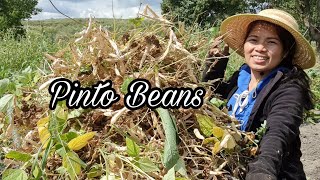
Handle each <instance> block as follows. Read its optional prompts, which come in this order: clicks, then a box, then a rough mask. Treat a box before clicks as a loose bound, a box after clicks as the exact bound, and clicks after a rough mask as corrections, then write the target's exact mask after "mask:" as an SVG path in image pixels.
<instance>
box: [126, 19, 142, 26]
mask: <svg viewBox="0 0 320 180" xmlns="http://www.w3.org/2000/svg"><path fill="white" fill-rule="evenodd" d="M143 20H144V18H143V17H136V18H132V19H129V22H130V23H132V24H134V26H136V27H139V26H141V24H142V22H143Z"/></svg>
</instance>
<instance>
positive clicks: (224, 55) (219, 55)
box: [202, 36, 229, 82]
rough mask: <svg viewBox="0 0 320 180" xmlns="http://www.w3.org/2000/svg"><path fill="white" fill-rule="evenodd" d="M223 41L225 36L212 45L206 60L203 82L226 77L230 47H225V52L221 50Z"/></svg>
mask: <svg viewBox="0 0 320 180" xmlns="http://www.w3.org/2000/svg"><path fill="white" fill-rule="evenodd" d="M222 41H223V36H218V37H217V38H215V39H214V41H213V43H212V45H211V48H210V50H209V52H208V56H207V58H206V60H205V67H204V71H203V74H202V81H203V82H207V81H208V80H214V79H218V78H223V77H224V72H225V69H226V67H227V63H228V60H229V46H228V45H225V46H224V47H223V50H222V49H220V48H219V45H220V44H221V43H222Z"/></svg>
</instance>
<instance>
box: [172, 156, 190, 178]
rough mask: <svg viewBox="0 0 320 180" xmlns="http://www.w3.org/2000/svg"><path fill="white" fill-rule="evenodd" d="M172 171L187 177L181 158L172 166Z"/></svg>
mask: <svg viewBox="0 0 320 180" xmlns="http://www.w3.org/2000/svg"><path fill="white" fill-rule="evenodd" d="M174 170H175V171H177V172H178V173H180V174H181V175H182V176H184V177H188V174H187V169H186V164H185V162H184V160H183V159H182V158H181V157H180V158H179V159H178V161H177V164H176V165H175V166H174Z"/></svg>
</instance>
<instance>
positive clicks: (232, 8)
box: [161, 0, 320, 52]
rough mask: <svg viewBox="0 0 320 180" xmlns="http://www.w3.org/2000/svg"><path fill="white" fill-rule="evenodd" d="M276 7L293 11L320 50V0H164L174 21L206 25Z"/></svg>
mask: <svg viewBox="0 0 320 180" xmlns="http://www.w3.org/2000/svg"><path fill="white" fill-rule="evenodd" d="M267 8H277V9H282V10H285V11H287V12H289V13H290V14H292V15H293V16H294V17H295V18H296V19H297V21H298V24H299V26H300V29H301V30H302V33H304V34H305V36H306V37H307V38H308V39H309V40H312V41H315V42H316V45H317V50H318V52H320V11H319V9H320V1H318V0H267V1H262V0H163V2H162V3H161V10H162V14H164V15H165V16H166V17H167V18H168V19H170V20H172V21H174V22H178V21H180V22H184V23H185V25H187V26H192V25H194V24H196V25H199V26H200V27H203V28H207V27H211V26H217V27H218V26H219V25H220V23H221V21H222V20H223V19H225V18H226V17H228V16H231V15H234V14H238V13H257V12H259V11H261V10H263V9H267Z"/></svg>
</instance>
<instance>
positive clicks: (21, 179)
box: [2, 169, 28, 180]
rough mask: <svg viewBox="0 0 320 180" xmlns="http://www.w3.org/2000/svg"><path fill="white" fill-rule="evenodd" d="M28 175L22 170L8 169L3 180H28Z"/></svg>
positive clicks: (3, 175)
mask: <svg viewBox="0 0 320 180" xmlns="http://www.w3.org/2000/svg"><path fill="white" fill-rule="evenodd" d="M27 179H28V175H27V173H26V172H25V171H24V170H22V169H7V170H5V171H4V172H3V174H2V180H27Z"/></svg>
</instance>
